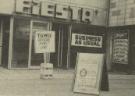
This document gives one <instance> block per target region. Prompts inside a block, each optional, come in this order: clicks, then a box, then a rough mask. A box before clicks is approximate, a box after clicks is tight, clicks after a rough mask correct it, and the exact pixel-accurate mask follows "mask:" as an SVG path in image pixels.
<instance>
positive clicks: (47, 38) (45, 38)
mask: <svg viewBox="0 0 135 96" xmlns="http://www.w3.org/2000/svg"><path fill="white" fill-rule="evenodd" d="M50 52H55V32H54V31H41V32H36V35H35V53H43V55H44V62H43V63H41V75H40V77H41V78H42V79H50V78H52V77H53V64H51V63H49V62H50V60H48V59H49V56H50V55H49V54H50Z"/></svg>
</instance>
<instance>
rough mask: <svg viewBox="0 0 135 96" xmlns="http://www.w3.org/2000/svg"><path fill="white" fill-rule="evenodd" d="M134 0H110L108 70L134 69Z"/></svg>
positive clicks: (128, 70)
mask: <svg viewBox="0 0 135 96" xmlns="http://www.w3.org/2000/svg"><path fill="white" fill-rule="evenodd" d="M134 24H135V0H110V11H109V35H108V37H109V38H108V40H109V42H110V45H109V46H110V47H109V49H108V50H110V52H108V53H109V54H110V55H108V56H110V57H108V58H109V59H108V63H110V65H109V66H110V67H109V68H110V70H120V71H126V72H128V73H132V72H133V71H134V70H135V59H134V56H135V52H134V36H135V32H134V30H135V26H134Z"/></svg>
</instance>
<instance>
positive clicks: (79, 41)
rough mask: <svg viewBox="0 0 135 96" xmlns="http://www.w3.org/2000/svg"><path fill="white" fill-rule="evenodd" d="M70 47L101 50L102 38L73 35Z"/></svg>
mask: <svg viewBox="0 0 135 96" xmlns="http://www.w3.org/2000/svg"><path fill="white" fill-rule="evenodd" d="M72 45H73V46H84V47H96V48H102V36H96V35H86V34H76V33H73V34H72Z"/></svg>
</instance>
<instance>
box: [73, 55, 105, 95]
mask: <svg viewBox="0 0 135 96" xmlns="http://www.w3.org/2000/svg"><path fill="white" fill-rule="evenodd" d="M103 63H104V54H97V53H78V54H77V64H76V76H75V83H74V88H73V91H74V92H78V93H87V94H95V95H99V92H100V83H101V75H102V69H103Z"/></svg>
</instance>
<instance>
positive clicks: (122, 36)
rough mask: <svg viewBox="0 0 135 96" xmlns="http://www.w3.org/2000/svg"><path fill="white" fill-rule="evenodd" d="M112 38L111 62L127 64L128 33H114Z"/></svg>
mask: <svg viewBox="0 0 135 96" xmlns="http://www.w3.org/2000/svg"><path fill="white" fill-rule="evenodd" d="M113 38H114V40H113V62H114V63H120V64H128V51H129V48H128V46H129V39H128V32H117V33H114V37H113Z"/></svg>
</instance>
